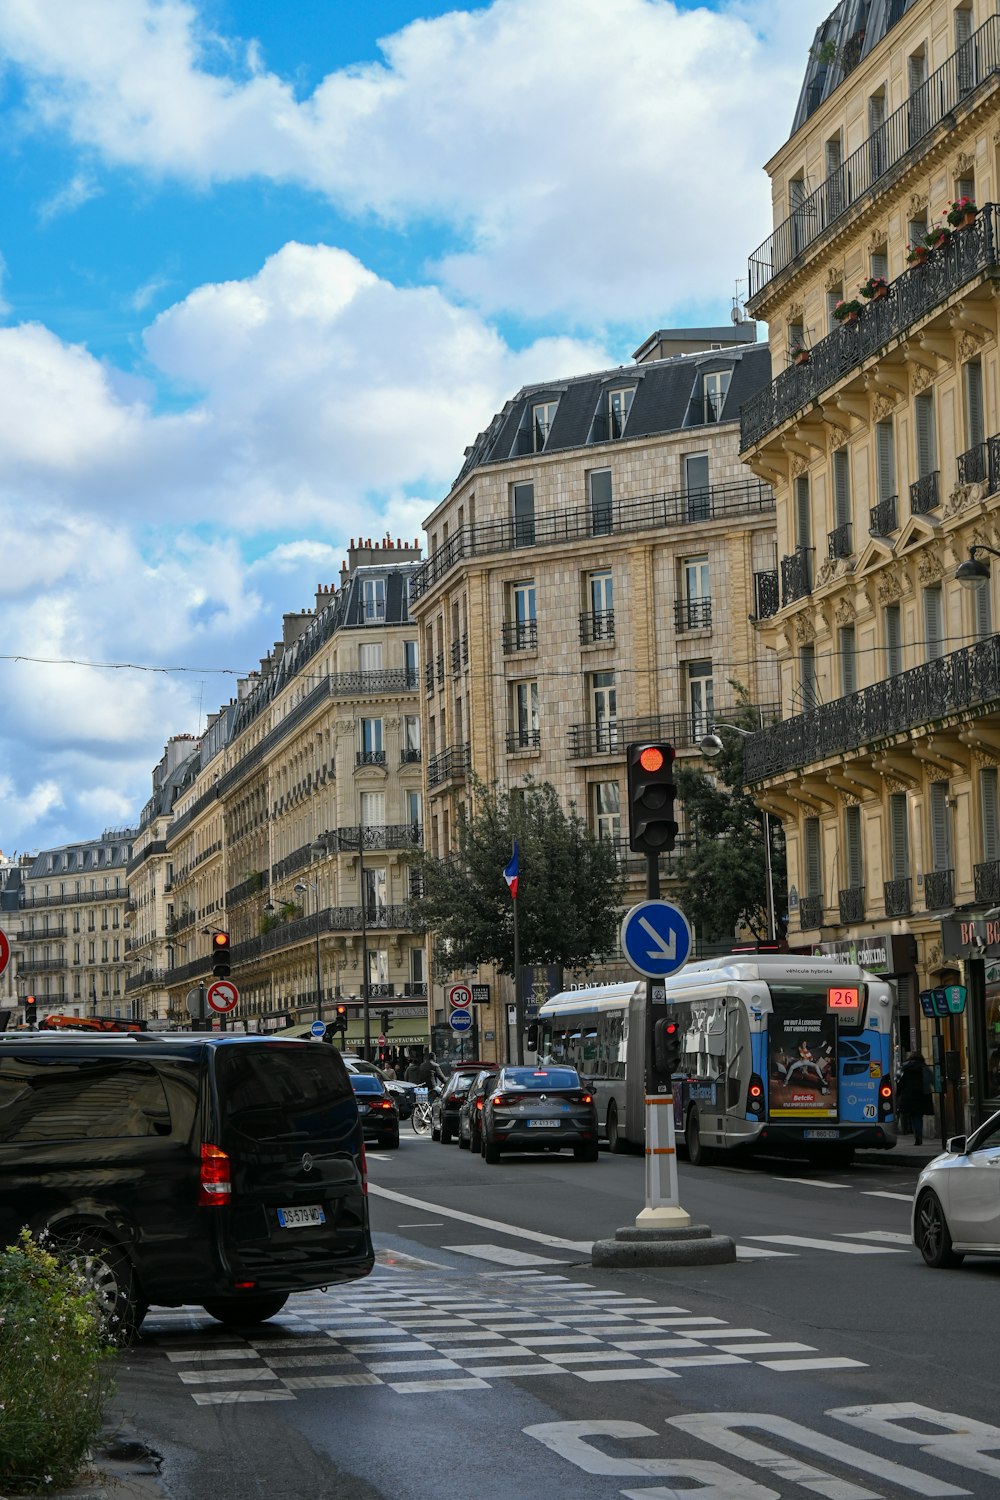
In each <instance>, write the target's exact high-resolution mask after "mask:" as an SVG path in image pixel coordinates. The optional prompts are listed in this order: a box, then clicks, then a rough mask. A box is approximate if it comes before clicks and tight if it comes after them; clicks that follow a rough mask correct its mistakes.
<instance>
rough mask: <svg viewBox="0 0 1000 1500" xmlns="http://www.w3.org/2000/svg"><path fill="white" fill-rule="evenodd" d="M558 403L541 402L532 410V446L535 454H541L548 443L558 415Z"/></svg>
mask: <svg viewBox="0 0 1000 1500" xmlns="http://www.w3.org/2000/svg"><path fill="white" fill-rule="evenodd" d="M558 405H559V402H558V401H540V402H538V404H537V405H535V406H533V407H532V408H531V445H532V452H533V453H541V452H542V450H543V448H544V447H545V444H546V443H547V442H548V438H549V429H550V428H551V426H552V423H553V420H554V418H555V414H556V407H557V406H558Z"/></svg>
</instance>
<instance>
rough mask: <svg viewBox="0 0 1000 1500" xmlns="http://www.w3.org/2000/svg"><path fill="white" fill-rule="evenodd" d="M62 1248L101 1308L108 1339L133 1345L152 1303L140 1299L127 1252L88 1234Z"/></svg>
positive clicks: (102, 1326) (95, 1235) (103, 1328)
mask: <svg viewBox="0 0 1000 1500" xmlns="http://www.w3.org/2000/svg"><path fill="white" fill-rule="evenodd" d="M60 1248H61V1251H62V1253H63V1254H64V1255H65V1258H66V1260H67V1261H68V1263H69V1264H70V1265H71V1266H72V1267H73V1269H74V1270H75V1271H76V1273H77V1275H78V1276H80V1277H81V1279H82V1280H83V1281H84V1283H85V1284H86V1286H87V1288H88V1290H89V1291H90V1293H91V1295H92V1296H93V1298H94V1301H95V1302H96V1304H97V1309H98V1313H99V1315H100V1319H101V1329H102V1332H103V1334H104V1337H105V1338H106V1339H107V1340H108V1342H109V1343H111V1344H131V1343H132V1342H133V1340H134V1339H135V1337H136V1334H137V1333H138V1332H139V1325H140V1324H141V1323H142V1320H143V1318H144V1317H145V1316H146V1313H147V1312H148V1311H149V1303H148V1302H146V1301H145V1300H144V1298H143V1297H142V1296H141V1295H140V1292H139V1287H138V1283H137V1281H136V1277H135V1271H134V1270H133V1268H132V1262H131V1261H130V1260H129V1258H128V1256H127V1255H126V1254H125V1251H124V1250H123V1249H122V1248H121V1246H120V1245H116V1244H114V1243H113V1242H112V1241H111V1240H106V1239H103V1238H102V1237H101V1236H100V1235H99V1234H87V1233H80V1234H76V1235H73V1236H72V1237H71V1238H67V1239H66V1240H63V1241H62V1243H61V1247H60Z"/></svg>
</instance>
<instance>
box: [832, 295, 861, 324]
mask: <svg viewBox="0 0 1000 1500" xmlns="http://www.w3.org/2000/svg"><path fill="white" fill-rule="evenodd" d="M863 308H864V303H863V302H859V301H858V299H857V298H856V297H847V298H844V297H842V298H841V299H840V301H839V302H838V303H836V304H835V306H834V309H833V316H834V317H835V318H836V320H837V322H838V323H856V322H857V321H858V319H859V318H860V316H861V312H862V309H863Z"/></svg>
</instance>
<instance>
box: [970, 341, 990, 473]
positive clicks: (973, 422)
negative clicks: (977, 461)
mask: <svg viewBox="0 0 1000 1500" xmlns="http://www.w3.org/2000/svg"><path fill="white" fill-rule="evenodd" d="M985 437H986V423H985V420H984V417H983V367H982V364H981V362H980V361H979V360H978V359H970V360H969V362H968V364H967V365H966V366H965V443H966V447H968V448H978V446H979V444H980V443H981V442H983V441H984V439H985ZM984 477H985V475H984Z"/></svg>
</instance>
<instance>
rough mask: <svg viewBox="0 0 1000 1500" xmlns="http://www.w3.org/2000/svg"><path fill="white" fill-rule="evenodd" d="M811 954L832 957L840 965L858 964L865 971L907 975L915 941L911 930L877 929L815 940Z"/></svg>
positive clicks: (914, 952) (911, 964)
mask: <svg viewBox="0 0 1000 1500" xmlns="http://www.w3.org/2000/svg"><path fill="white" fill-rule="evenodd" d="M813 954H814V956H815V957H817V958H820V957H823V958H836V959H839V960H840V962H841V963H844V964H859V965H860V966H861V968H862V969H867V970H868V972H869V974H908V973H910V972H911V971H912V969H913V968H914V966H915V962H916V943H915V941H914V939H913V936H912V934H911V933H895V932H880V933H876V934H875V935H874V936H873V937H860V938H841V939H839V940H838V941H837V942H833V943H816V944H815V945H814V947H813Z"/></svg>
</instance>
